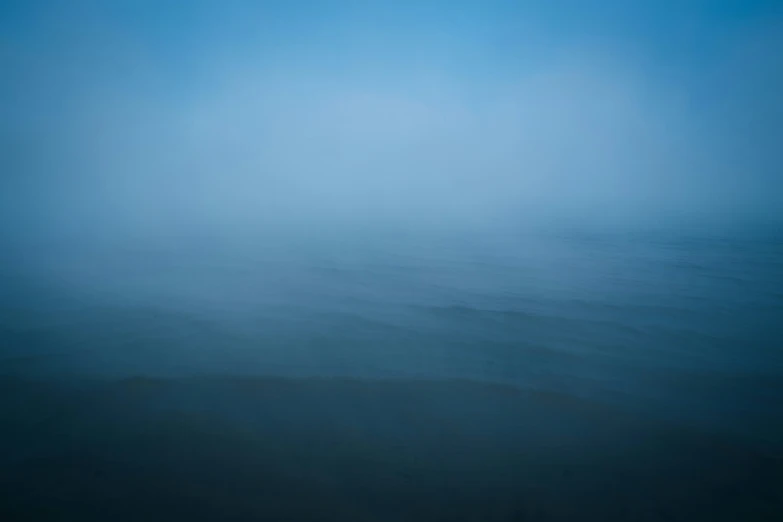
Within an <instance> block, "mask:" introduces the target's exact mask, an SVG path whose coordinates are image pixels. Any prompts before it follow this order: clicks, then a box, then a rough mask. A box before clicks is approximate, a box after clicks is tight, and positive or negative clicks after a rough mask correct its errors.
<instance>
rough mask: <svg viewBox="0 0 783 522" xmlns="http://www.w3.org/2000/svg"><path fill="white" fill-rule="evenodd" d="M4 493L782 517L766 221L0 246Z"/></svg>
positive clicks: (160, 512) (777, 315)
mask: <svg viewBox="0 0 783 522" xmlns="http://www.w3.org/2000/svg"><path fill="white" fill-rule="evenodd" d="M0 268H2V272H0V274H1V275H0V277H2V281H0V284H2V288H4V290H3V296H2V303H0V306H1V307H2V308H0V328H1V330H0V332H1V333H0V342H1V343H2V344H0V376H2V377H0V387H2V399H1V400H0V413H1V414H2V427H3V430H2V434H0V440H2V445H1V446H0V459H1V460H0V463H1V465H0V492H2V493H1V496H0V511H2V513H3V515H2V519H3V520H9V519H14V520H16V519H19V520H172V519H183V520H194V519H195V520H202V519H203V520H264V519H266V520H378V521H403V520H437V521H446V520H481V521H493V520H499V521H500V520H502V521H523V520H524V521H527V520H533V521H536V520H779V519H783V417H782V416H781V414H782V413H783V241H781V236H780V235H779V234H778V235H775V234H773V233H770V232H769V231H766V232H760V231H754V232H752V233H751V232H748V231H737V232H736V233H734V232H732V233H728V232H723V233H716V232H715V231H706V230H702V231H698V232H690V233H685V232H655V233H653V232H646V233H639V232H634V233H631V232H611V233H610V232H603V233H586V232H575V231H569V232H564V231H560V232H557V233H532V232H525V233H504V234H492V235H489V234H478V233H476V234H461V235H460V236H459V237H456V236H455V235H451V236H449V235H446V234H440V235H431V236H425V235H418V236H415V237H414V236H411V235H407V236H403V235H400V234H387V235H383V236H379V235H374V236H372V237H362V236H361V235H358V234H350V235H347V236H337V235H329V234H326V233H323V234H319V233H318V231H316V232H314V233H313V234H312V235H311V236H308V237H306V238H305V237H302V238H300V239H299V240H293V239H290V238H288V239H286V240H281V239H280V238H276V239H275V238H269V237H267V238H263V239H259V238H256V239H254V240H252V241H251V240H248V239H247V238H244V239H243V240H242V241H228V240H225V239H224V240H221V241H216V240H213V241H211V242H209V243H208V244H207V243H204V242H203V241H201V242H186V241H177V242H176V243H174V242H164V241H158V242H154V241H144V242H132V241H127V242H122V241H115V242H114V243H111V242H107V243H104V244H101V245H97V244H96V242H92V243H91V244H89V245H88V244H84V243H79V242H78V241H71V242H68V243H66V244H60V245H59V246H58V245H55V244H53V243H51V244H42V243H38V244H33V243H29V244H25V245H21V244H19V245H15V246H14V247H12V248H8V249H6V253H5V254H4V255H3V256H2V265H1V266H0Z"/></svg>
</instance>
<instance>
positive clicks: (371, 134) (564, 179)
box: [0, 0, 783, 228]
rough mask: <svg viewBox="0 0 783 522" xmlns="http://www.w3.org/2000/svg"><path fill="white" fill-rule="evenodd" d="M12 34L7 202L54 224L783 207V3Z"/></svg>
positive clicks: (445, 9) (354, 9) (130, 10)
mask: <svg viewBox="0 0 783 522" xmlns="http://www.w3.org/2000/svg"><path fill="white" fill-rule="evenodd" d="M0 27H1V28H2V37H0V49H2V54H0V60H1V61H2V66H3V69H4V70H5V71H6V74H4V75H3V79H2V80H0V89H1V90H0V92H1V93H2V101H0V110H1V111H2V114H3V115H4V117H3V123H2V124H0V133H2V134H0V136H2V139H3V141H4V144H3V148H4V150H7V151H9V154H6V155H5V156H6V158H5V160H4V161H5V162H6V163H7V165H6V166H5V168H4V171H5V172H7V175H6V179H5V181H4V182H3V183H4V185H5V187H6V189H7V190H5V193H6V194H12V196H7V198H8V199H10V200H12V201H11V203H13V205H11V204H10V203H8V204H7V205H6V206H7V207H10V206H14V207H15V208H17V209H20V208H21V209H23V212H26V215H28V217H30V216H31V215H32V218H34V219H42V220H43V221H44V222H45V221H46V220H47V219H50V220H53V221H58V222H62V221H63V216H68V219H71V220H75V221H74V223H78V222H80V221H79V220H88V219H89V216H93V218H94V217H95V216H100V217H102V218H104V219H102V221H104V222H116V223H123V224H124V226H128V227H131V228H133V227H137V226H139V227H140V226H142V224H143V225H144V226H146V227H150V226H153V225H155V227H160V226H162V225H163V224H165V223H174V222H177V223H183V222H185V223H192V226H194V227H198V226H202V225H203V224H204V223H205V222H206V223H209V224H211V225H215V226H224V225H225V226H228V225H229V224H231V226H234V225H236V224H237V223H241V224H243V225H244V226H249V227H252V226H255V225H256V224H258V223H260V222H265V223H268V222H269V221H270V220H272V217H274V218H275V219H274V220H276V221H280V220H285V219H292V216H299V217H301V216H307V215H309V216H313V217H315V216H318V217H319V219H320V218H321V217H324V216H329V217H333V218H336V219H343V220H346V219H347V220H351V219H357V218H358V219H369V218H379V219H385V220H392V221H400V220H403V218H404V219H415V221H416V222H419V223H421V222H426V221H433V220H434V221H437V220H447V221H450V222H459V221H460V220H463V221H464V220H472V219H479V220H480V219H498V220H504V219H505V220H507V219H511V216H516V215H525V214H527V215H532V214H537V215H570V216H584V215H591V216H603V217H604V219H607V220H612V219H627V218H628V217H643V218H645V219H651V218H652V217H654V216H658V215H671V216H685V215H689V214H693V213H694V212H695V213H697V214H704V215H714V216H722V217H724V218H725V217H726V216H729V217H731V216H732V215H733V214H737V215H738V216H739V215H742V216H745V215H759V216H764V217H770V216H774V215H777V214H778V211H779V209H778V206H779V205H778V204H777V203H778V202H777V200H778V197H777V195H778V194H780V193H783V182H781V177H782V176H781V169H782V168H783V158H782V157H781V152H780V151H779V149H780V147H779V146H778V144H779V143H780V142H781V141H783V123H782V121H783V112H782V111H783V109H782V108H781V96H780V94H779V93H780V92H783V81H782V79H783V67H782V64H783V60H782V59H781V56H783V37H781V34H783V10H782V9H781V5H780V2H761V1H755V2H753V1H751V2H748V1H745V2H740V1H712V2H709V1H680V2H675V1H669V0H666V1H657V2H652V1H650V2H643V1H639V2H627V1H626V2H620V1H605V2H586V1H581V2H578V1H575V0H574V1H567V0H559V1H551V2H520V1H518V2H511V1H494V2H493V1H482V2H479V1H474V2H464V1H453V2H447V1H438V2H414V1H396V2H380V1H375V2H371V1H368V2H359V1H353V2H348V1H345V2H326V1H323V2H316V1H310V2H295V1H290V2H282V1H280V2H228V1H226V2H218V1H212V2H208V1H192V2H167V1H154V2H153V1H134V2H129V1H128V2H124V1H117V2H108V1H105V2H78V1H76V2H4V3H3V4H2V7H0ZM31 180H33V181H31ZM272 195H274V196H272ZM27 203H30V204H27ZM36 205H37V206H36ZM30 209H33V210H30ZM36 209H37V210H36ZM36 212H37V214H36ZM56 216H59V217H56ZM78 216H82V217H78ZM411 216H413V218H411ZM74 226H76V225H74ZM172 226H173V225H172Z"/></svg>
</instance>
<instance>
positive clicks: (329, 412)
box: [0, 377, 783, 522]
mask: <svg viewBox="0 0 783 522" xmlns="http://www.w3.org/2000/svg"><path fill="white" fill-rule="evenodd" d="M0 415H2V431H1V432H0V433H2V435H0V440H1V441H2V445H1V446H0V458H1V459H2V460H0V520H4V521H14V520H26V521H36V520H58V521H59V520H74V521H77V520H78V521H80V522H87V521H93V520H94V521H109V520H111V521H124V520H128V521H130V520H134V521H136V520H145V521H153V520H161V521H163V520H166V521H172V520H186V521H193V520H226V521H228V520H237V521H239V520H274V521H311V520H312V521H329V520H334V521H352V520H356V521H418V520H422V521H451V520H455V521H462V520H465V521H484V522H492V521H514V522H521V521H539V520H541V521H558V520H640V521H647V520H650V521H653V520H666V521H678V520H683V521H689V522H693V521H696V520H710V521H720V520H726V521H738V520H742V521H755V520H759V521H761V520H780V519H783V460H781V453H780V452H779V451H773V450H770V448H769V447H767V448H765V449H762V447H760V446H756V445H753V444H750V443H749V442H748V441H746V440H742V439H739V438H730V437H726V436H721V435H716V434H707V433H703V432H699V431H697V430H695V429H692V428H688V427H685V426H683V425H675V424H671V423H665V422H663V421H661V420H656V419H653V418H652V417H650V416H649V415H642V414H639V413H637V414H634V413H633V412H628V411H626V412H622V411H619V410H617V409H614V408H612V407H609V406H607V405H601V404H597V403H591V402H587V401H581V400H578V399H574V398H571V397H567V396H560V395H557V394H549V393H535V392H526V391H522V390H519V389H516V388H513V387H508V386H502V385H490V384H482V383H477V382H471V381H424V380H422V381H414V380H388V381H372V380H352V379H277V378H232V377H198V378H197V377H193V378H185V379H149V378H135V379H127V380H122V381H111V382H109V381H94V380H93V381H88V380H82V381H77V380H69V381H67V382H57V381H54V380H47V381H42V380H38V381H35V380H27V379H23V378H17V377H5V378H0Z"/></svg>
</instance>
